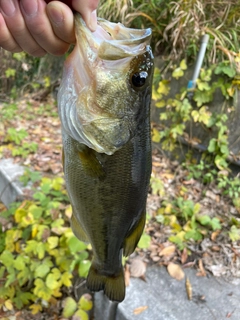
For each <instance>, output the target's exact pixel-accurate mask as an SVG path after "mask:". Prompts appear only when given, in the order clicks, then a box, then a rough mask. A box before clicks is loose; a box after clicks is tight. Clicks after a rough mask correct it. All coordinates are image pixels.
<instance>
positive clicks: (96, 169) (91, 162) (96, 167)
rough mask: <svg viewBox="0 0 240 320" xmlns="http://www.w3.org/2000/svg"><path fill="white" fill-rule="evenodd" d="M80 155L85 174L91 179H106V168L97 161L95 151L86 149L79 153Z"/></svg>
mask: <svg viewBox="0 0 240 320" xmlns="http://www.w3.org/2000/svg"><path fill="white" fill-rule="evenodd" d="M78 155H79V158H80V160H81V163H82V166H83V168H84V170H85V172H86V173H87V174H88V175H89V176H90V177H94V178H99V179H100V180H102V179H104V177H105V170H104V167H103V165H102V164H101V162H100V161H99V160H98V159H97V156H96V152H95V151H94V150H92V149H90V148H88V147H85V148H84V149H83V150H81V151H78Z"/></svg>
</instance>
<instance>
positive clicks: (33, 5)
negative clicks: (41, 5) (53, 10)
mask: <svg viewBox="0 0 240 320" xmlns="http://www.w3.org/2000/svg"><path fill="white" fill-rule="evenodd" d="M21 6H22V9H23V11H24V12H25V13H26V15H27V16H30V17H32V16H35V14H36V13H37V12H38V1H37V0H22V1H21Z"/></svg>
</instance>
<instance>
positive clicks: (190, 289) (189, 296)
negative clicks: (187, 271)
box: [186, 277, 192, 300]
mask: <svg viewBox="0 0 240 320" xmlns="http://www.w3.org/2000/svg"><path fill="white" fill-rule="evenodd" d="M186 291H187V296H188V300H192V285H191V282H190V280H189V278H188V277H187V278H186Z"/></svg>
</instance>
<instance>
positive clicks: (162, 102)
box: [155, 100, 166, 108]
mask: <svg viewBox="0 0 240 320" xmlns="http://www.w3.org/2000/svg"><path fill="white" fill-rule="evenodd" d="M155 106H156V107H157V108H163V107H165V106H166V101H165V100H160V101H159V102H157V103H156V104H155Z"/></svg>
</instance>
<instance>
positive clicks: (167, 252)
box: [159, 246, 176, 257]
mask: <svg viewBox="0 0 240 320" xmlns="http://www.w3.org/2000/svg"><path fill="white" fill-rule="evenodd" d="M175 250H176V246H169V247H165V248H164V249H162V250H161V252H160V253H159V255H160V257H162V256H171V255H173V254H174V252H175Z"/></svg>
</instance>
